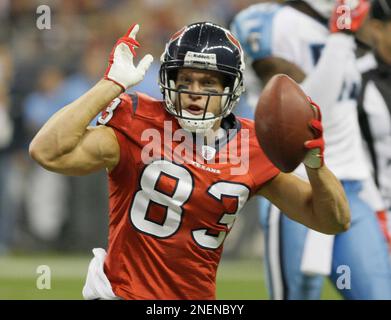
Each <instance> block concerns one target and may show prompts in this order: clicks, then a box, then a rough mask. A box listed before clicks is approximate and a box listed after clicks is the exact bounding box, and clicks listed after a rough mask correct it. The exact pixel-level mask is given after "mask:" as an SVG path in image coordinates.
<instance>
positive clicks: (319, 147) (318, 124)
mask: <svg viewBox="0 0 391 320" xmlns="http://www.w3.org/2000/svg"><path fill="white" fill-rule="evenodd" d="M308 99H309V100H310V103H311V107H312V108H313V109H314V111H315V113H316V114H317V115H318V116H317V118H316V119H312V120H311V122H310V123H309V126H310V127H311V129H312V130H313V132H314V134H315V139H313V140H308V141H306V142H305V143H304V147H305V148H307V149H308V152H307V154H306V156H305V158H304V161H303V163H304V165H305V166H307V167H309V168H312V169H318V168H320V167H321V166H323V164H324V156H323V153H324V139H323V126H322V114H321V112H320V108H319V106H318V105H317V104H316V103H315V102H313V101H312V100H311V98H309V97H308Z"/></svg>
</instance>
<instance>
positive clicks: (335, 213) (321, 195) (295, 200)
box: [259, 101, 350, 234]
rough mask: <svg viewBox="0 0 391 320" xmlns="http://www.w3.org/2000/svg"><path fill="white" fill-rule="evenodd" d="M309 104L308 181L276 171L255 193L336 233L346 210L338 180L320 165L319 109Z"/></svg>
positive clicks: (296, 217)
mask: <svg viewBox="0 0 391 320" xmlns="http://www.w3.org/2000/svg"><path fill="white" fill-rule="evenodd" d="M311 105H312V106H313V107H314V108H316V109H317V114H318V119H313V120H312V121H311V123H310V126H311V127H312V129H313V131H314V132H315V133H316V135H315V138H314V139H313V140H309V141H306V142H305V147H306V148H307V149H308V152H307V155H306V157H305V159H304V161H303V163H304V165H305V167H306V170H307V175H308V178H309V182H310V183H308V182H306V181H304V180H302V179H300V178H299V177H297V176H295V175H294V174H285V173H280V174H279V175H278V176H276V177H275V178H274V179H272V180H271V181H269V182H268V183H267V184H265V185H264V186H263V187H262V188H261V189H260V191H259V194H260V195H262V196H264V197H266V198H267V199H269V200H270V201H271V202H272V203H274V204H275V205H276V206H277V207H279V208H280V210H281V211H282V212H284V213H285V214H287V216H288V217H289V218H291V219H292V220H295V221H297V222H300V223H302V224H304V225H306V226H307V227H309V228H311V229H314V230H317V231H319V232H323V233H327V234H336V233H339V232H342V231H346V230H347V229H348V228H349V226H350V210H349V205H348V201H347V198H346V195H345V191H344V189H343V187H342V185H341V183H340V182H339V180H338V179H337V178H336V177H335V176H334V174H333V173H332V172H331V171H330V170H329V169H328V168H327V167H326V165H325V164H324V160H323V159H324V158H323V152H324V140H323V128H322V122H321V112H320V108H319V106H317V105H316V104H315V103H314V102H313V101H311Z"/></svg>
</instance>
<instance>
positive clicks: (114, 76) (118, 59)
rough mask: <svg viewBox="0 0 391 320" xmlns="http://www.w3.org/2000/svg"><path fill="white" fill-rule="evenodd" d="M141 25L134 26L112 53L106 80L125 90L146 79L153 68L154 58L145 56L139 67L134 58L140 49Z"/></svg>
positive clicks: (148, 55)
mask: <svg viewBox="0 0 391 320" xmlns="http://www.w3.org/2000/svg"><path fill="white" fill-rule="evenodd" d="M138 30H139V25H138V24H134V25H132V26H131V27H130V28H129V30H128V31H127V32H126V34H125V35H124V36H123V37H121V38H119V39H118V41H117V43H116V44H115V45H114V47H113V49H112V50H111V53H110V58H109V65H108V67H107V69H106V72H105V75H104V78H105V79H106V80H110V81H113V82H115V83H116V84H118V85H119V86H121V87H122V89H123V90H126V89H127V88H129V87H132V86H134V85H136V84H138V83H139V82H141V81H142V80H143V79H144V76H145V73H146V72H147V70H148V68H149V67H150V66H151V63H152V61H153V57H152V55H150V54H147V55H145V56H144V57H143V58H142V59H141V61H140V62H139V64H138V65H137V67H136V66H135V65H134V62H133V58H134V57H136V51H135V48H138V47H140V44H139V43H138V42H137V41H136V34H137V32H138Z"/></svg>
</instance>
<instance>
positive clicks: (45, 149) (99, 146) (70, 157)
mask: <svg viewBox="0 0 391 320" xmlns="http://www.w3.org/2000/svg"><path fill="white" fill-rule="evenodd" d="M138 29H139V27H138V25H134V26H132V27H131V28H130V29H129V30H128V32H127V33H126V34H125V35H124V36H123V37H121V38H120V39H119V40H118V41H117V43H116V44H115V46H114V48H113V50H112V52H111V54H110V60H109V65H108V67H107V70H106V73H105V75H104V79H102V80H100V81H99V82H98V83H97V84H96V85H95V86H94V87H93V88H92V89H90V90H89V91H88V92H86V93H85V94H84V95H83V96H81V97H80V98H78V99H77V100H75V101H73V102H72V103H70V104H69V105H67V106H65V107H64V108H62V109H61V110H59V111H58V112H57V113H55V114H54V115H53V116H52V117H51V118H50V119H49V120H48V121H47V123H46V124H45V125H44V126H43V127H42V128H41V129H40V130H39V132H38V133H37V135H36V136H35V137H34V139H33V140H32V142H31V144H30V149H29V151H30V155H31V157H32V158H33V159H34V160H35V161H37V162H38V163H39V164H40V165H42V166H43V167H45V168H46V169H48V170H51V171H55V172H58V173H64V174H69V175H82V174H88V173H90V172H93V171H96V170H99V169H101V168H107V169H109V170H111V169H113V168H114V167H115V165H116V164H117V163H118V161H119V145H118V142H117V139H116V137H115V134H114V132H113V130H112V129H111V128H108V127H104V126H101V127H97V128H88V125H89V123H90V122H91V121H92V120H93V119H94V118H95V117H96V116H97V115H98V114H99V113H100V112H101V111H102V110H103V109H104V108H105V107H107V105H108V104H109V103H110V102H111V101H112V100H113V99H114V98H116V97H117V96H119V95H120V94H121V92H122V91H124V90H125V89H127V88H129V87H131V86H134V85H136V84H137V83H139V82H140V81H141V80H142V79H143V78H144V75H145V73H146V71H147V69H148V68H149V66H150V64H151V63H152V60H153V58H152V56H151V55H146V56H145V57H144V58H143V59H142V60H141V61H140V62H139V64H138V66H137V67H135V66H134V64H133V57H134V56H135V51H134V47H138V46H139V44H138V42H137V41H136V40H135V36H136V33H137V31H138Z"/></svg>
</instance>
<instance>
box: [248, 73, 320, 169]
mask: <svg viewBox="0 0 391 320" xmlns="http://www.w3.org/2000/svg"><path fill="white" fill-rule="evenodd" d="M317 117H318V115H317V111H316V109H315V108H313V107H312V105H311V103H310V102H309V100H308V98H307V96H306V94H305V93H304V92H303V90H302V89H301V88H300V86H299V85H298V84H297V83H296V82H295V81H294V80H293V79H291V78H290V77H288V76H287V75H283V74H278V75H275V76H274V77H273V78H271V79H270V81H269V82H268V83H267V85H266V86H265V88H264V90H263V91H262V93H261V95H260V97H259V100H258V103H257V107H256V110H255V117H254V119H255V131H256V135H257V139H258V142H259V144H260V146H261V148H262V149H263V151H264V152H265V154H266V156H267V157H268V158H269V159H270V161H271V162H272V163H273V164H274V165H275V166H276V167H277V168H278V169H280V170H281V171H282V172H292V171H293V170H294V169H295V168H296V167H297V166H298V165H299V164H300V163H301V162H302V161H303V159H304V157H305V155H306V152H307V151H308V150H307V149H306V148H305V147H304V142H305V141H307V140H311V139H313V138H314V133H313V131H312V129H311V127H310V126H309V123H310V121H311V119H314V118H317Z"/></svg>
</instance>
